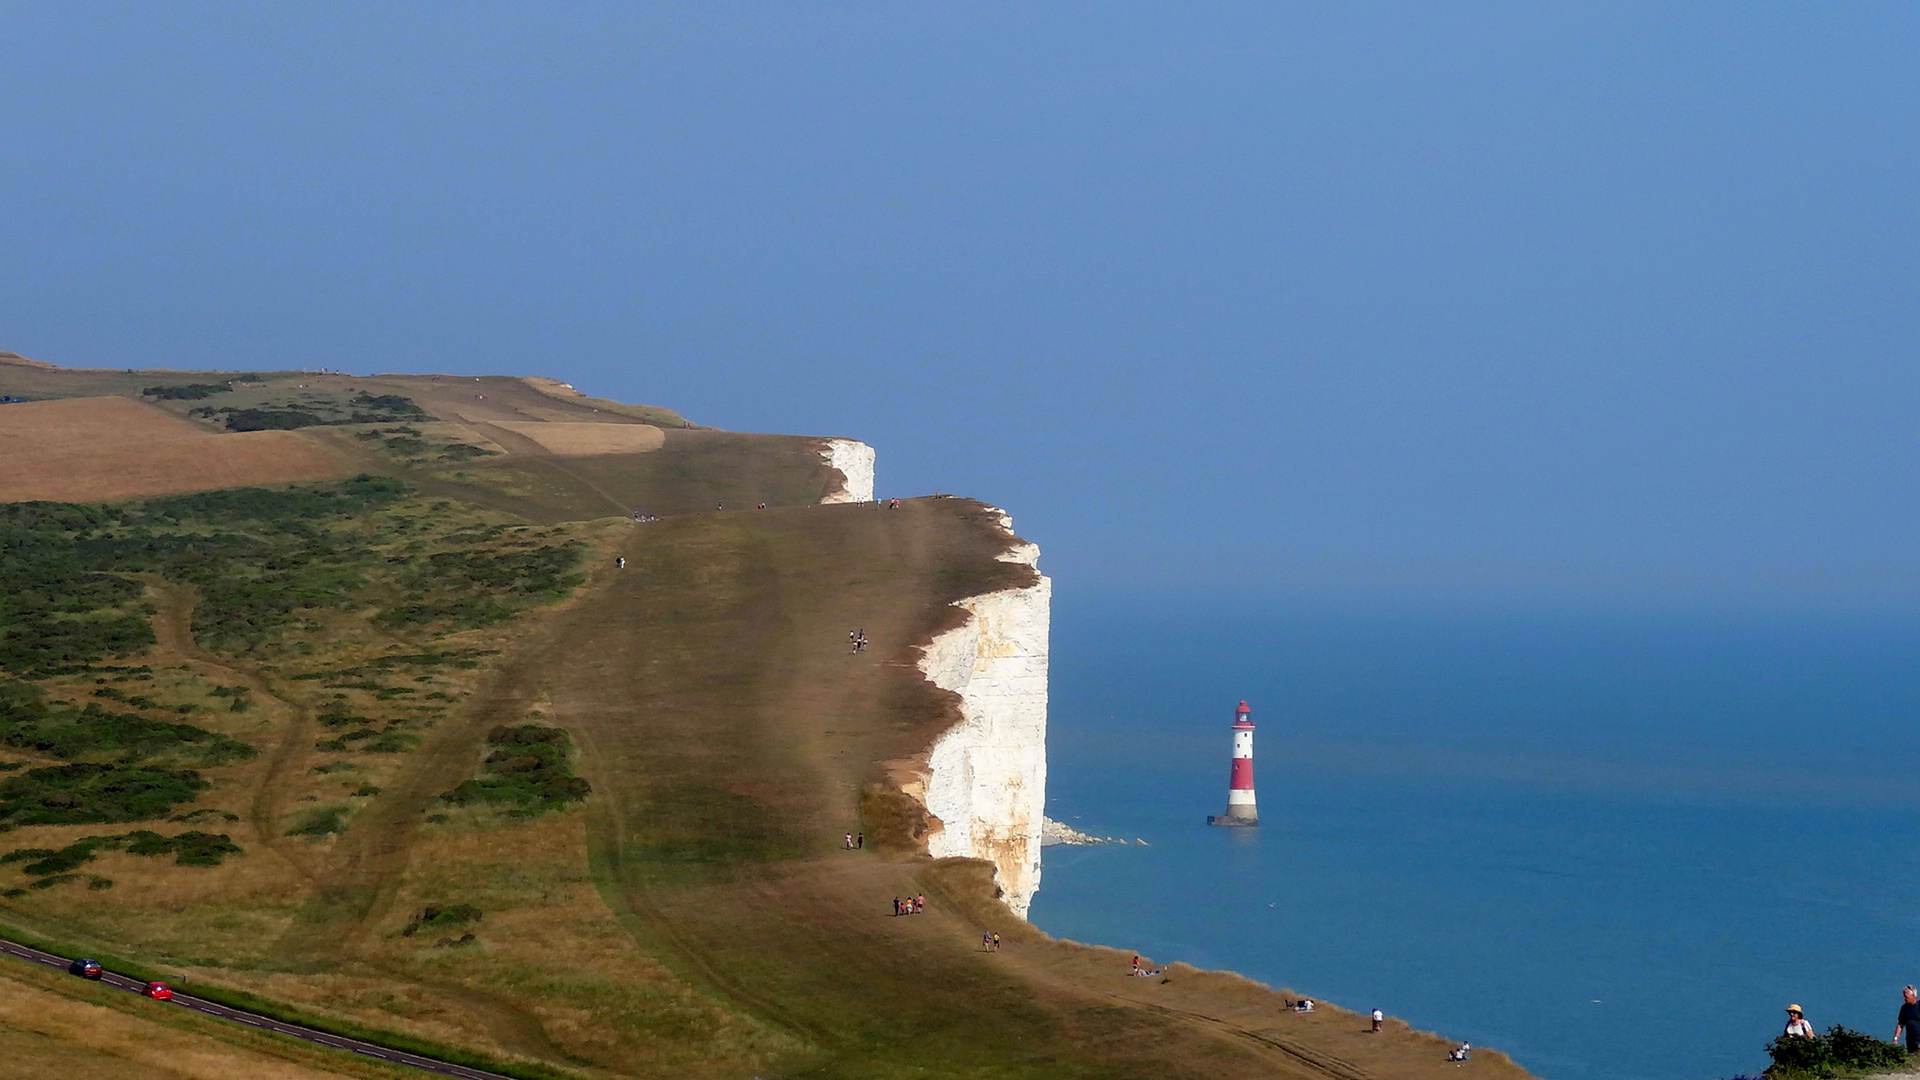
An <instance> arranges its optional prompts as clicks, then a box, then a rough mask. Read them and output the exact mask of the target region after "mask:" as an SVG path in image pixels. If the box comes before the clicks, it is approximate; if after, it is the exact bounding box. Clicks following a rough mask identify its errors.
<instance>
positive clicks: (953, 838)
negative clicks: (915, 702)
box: [920, 514, 1053, 919]
mask: <svg viewBox="0 0 1920 1080" xmlns="http://www.w3.org/2000/svg"><path fill="white" fill-rule="evenodd" d="M1001 518H1002V521H1003V522H1004V523H1005V524H1006V525H1007V527H1008V530H1009V539H1011V538H1012V536H1011V526H1012V522H1011V521H1010V520H1008V519H1007V518H1006V516H1005V515H1004V514H1002V515H1001ZM1038 555H1039V549H1038V548H1037V547H1034V546H1033V545H1031V544H1027V543H1025V542H1024V541H1023V542H1021V543H1019V544H1018V545H1016V546H1015V547H1014V548H1013V549H1012V550H1010V551H1009V552H1008V553H1007V554H1006V555H1002V556H1001V558H1002V559H1004V560H1006V561H1009V562H1019V563H1024V564H1026V565H1033V562H1034V560H1035V559H1037V558H1038ZM1052 598H1053V582H1052V581H1050V580H1048V579H1047V578H1046V577H1044V576H1042V577H1040V578H1039V580H1037V581H1036V582H1035V583H1034V584H1032V585H1029V586H1026V587H1024V588H1019V589H1006V590H1003V591H1000V592H992V593H986V594H983V595H980V596H972V597H968V598H967V599H965V600H961V601H959V602H958V603H957V605H956V606H958V607H960V608H962V609H964V610H965V611H966V612H967V620H966V622H964V623H963V624H961V625H960V626H958V627H955V628H954V629H952V630H949V631H947V632H946V633H944V634H941V635H940V636H938V637H936V638H934V639H933V641H931V642H929V643H928V644H927V646H926V648H925V650H924V652H923V653H922V655H921V659H920V670H921V671H923V672H925V673H926V676H927V679H928V680H929V681H930V682H932V683H933V684H934V685H935V686H938V687H940V688H941V689H943V690H951V691H953V692H954V693H956V694H958V695H959V696H960V715H961V722H960V723H959V724H957V725H955V726H954V727H953V728H951V729H949V730H948V731H947V732H946V733H945V734H943V735H941V736H940V738H939V739H938V740H937V741H936V742H935V743H934V745H933V749H932V750H931V751H930V752H929V753H928V755H927V781H926V791H925V795H924V797H923V798H924V801H925V803H926V807H927V811H928V812H929V813H930V814H932V815H933V816H934V817H935V818H937V819H938V820H939V825H938V827H937V828H935V829H934V830H933V832H932V833H931V834H930V835H929V836H928V838H927V852H928V854H930V855H932V856H933V857H934V858H948V857H953V856H961V857H967V858H977V859H985V860H987V861H988V862H991V863H992V864H993V866H994V878H995V881H996V882H997V883H998V884H999V886H1000V890H1001V893H1002V899H1003V900H1004V901H1005V903H1006V905H1007V907H1008V908H1009V909H1011V910H1012V911H1013V913H1014V914H1015V915H1018V916H1020V917H1021V918H1023V919H1024V918H1026V917H1027V909H1028V907H1029V906H1030V905H1031V904H1032V902H1033V894H1034V892H1035V891H1036V890H1038V889H1039V887H1040V845H1041V829H1042V823H1043V822H1044V820H1045V813H1044V807H1045V806H1046V799H1047V649H1048V632H1049V624H1050V621H1051V612H1052Z"/></svg>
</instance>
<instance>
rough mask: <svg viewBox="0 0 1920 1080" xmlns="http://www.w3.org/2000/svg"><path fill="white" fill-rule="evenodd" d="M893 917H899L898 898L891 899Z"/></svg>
mask: <svg viewBox="0 0 1920 1080" xmlns="http://www.w3.org/2000/svg"><path fill="white" fill-rule="evenodd" d="M893 917H894V918H896V919H897V918H899V917H900V898H899V897H897V896H896V897H894V898H893Z"/></svg>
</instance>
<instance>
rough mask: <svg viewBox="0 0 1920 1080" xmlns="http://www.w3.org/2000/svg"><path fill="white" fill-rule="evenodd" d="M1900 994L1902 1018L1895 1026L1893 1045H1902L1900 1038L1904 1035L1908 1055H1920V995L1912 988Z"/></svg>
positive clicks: (1909, 987)
mask: <svg viewBox="0 0 1920 1080" xmlns="http://www.w3.org/2000/svg"><path fill="white" fill-rule="evenodd" d="M1900 993H1901V998H1902V1001H1901V1003H1900V1018H1899V1019H1898V1020H1895V1021H1894V1024H1893V1044H1894V1045H1895V1046H1898V1045H1900V1038H1901V1036H1903V1035H1904V1036H1906V1041H1907V1053H1909V1054H1920V994H1916V992H1915V991H1914V989H1913V987H1912V986H1908V987H1907V988H1906V989H1904V990H1902V991H1901V992H1900Z"/></svg>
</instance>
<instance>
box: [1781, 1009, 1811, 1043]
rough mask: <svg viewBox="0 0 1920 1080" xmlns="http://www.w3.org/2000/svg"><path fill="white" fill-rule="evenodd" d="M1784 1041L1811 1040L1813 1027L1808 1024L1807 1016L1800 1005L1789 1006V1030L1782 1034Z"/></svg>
mask: <svg viewBox="0 0 1920 1080" xmlns="http://www.w3.org/2000/svg"><path fill="white" fill-rule="evenodd" d="M1780 1037H1781V1038H1783V1039H1811V1038H1813V1025H1812V1024H1809V1023H1807V1014H1806V1013H1804V1012H1802V1011H1801V1009H1800V1006H1799V1005H1789V1006H1787V1030H1785V1031H1783V1032H1781V1033H1780Z"/></svg>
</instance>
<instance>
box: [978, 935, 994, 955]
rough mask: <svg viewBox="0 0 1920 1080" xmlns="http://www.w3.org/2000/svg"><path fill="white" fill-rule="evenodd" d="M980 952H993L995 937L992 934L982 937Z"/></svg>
mask: <svg viewBox="0 0 1920 1080" xmlns="http://www.w3.org/2000/svg"><path fill="white" fill-rule="evenodd" d="M980 951H981V952H992V951H993V935H992V934H981V935H980Z"/></svg>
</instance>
